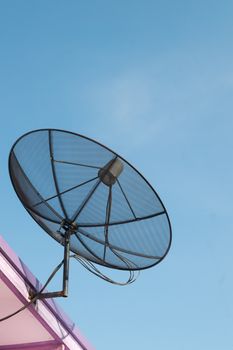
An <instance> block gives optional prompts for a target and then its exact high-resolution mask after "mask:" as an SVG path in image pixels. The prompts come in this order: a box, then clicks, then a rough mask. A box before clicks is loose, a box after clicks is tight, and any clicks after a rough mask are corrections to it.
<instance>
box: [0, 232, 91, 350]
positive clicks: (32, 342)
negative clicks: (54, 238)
mask: <svg viewBox="0 0 233 350" xmlns="http://www.w3.org/2000/svg"><path fill="white" fill-rule="evenodd" d="M0 281H1V282H0V319H1V318H3V317H4V316H6V315H8V314H10V313H12V312H14V311H16V310H18V309H19V308H21V307H22V306H24V305H25V304H27V303H28V301H29V300H28V288H29V287H32V286H34V287H36V286H37V289H38V287H39V286H40V283H39V281H38V280H37V279H36V278H35V277H34V276H33V274H32V273H31V272H30V271H29V269H28V268H27V266H26V265H24V263H23V262H22V261H21V260H20V258H19V257H18V256H17V255H16V254H15V253H14V252H13V251H12V249H11V248H10V247H9V246H8V245H7V243H6V242H5V241H4V240H3V238H2V237H1V236H0ZM39 288H40V287H39ZM3 349H4V350H10V349H11V350H17V349H22V350H23V349H25V350H26V349H28V350H52V349H53V350H55V349H57V350H76V349H77V350H94V348H93V347H92V346H91V345H90V344H88V342H87V341H86V340H85V339H84V338H83V336H82V335H81V334H80V331H79V330H78V329H77V328H76V327H75V325H74V323H73V322H72V321H71V320H70V319H69V318H68V317H67V316H66V315H65V314H64V312H63V311H61V309H60V308H59V307H58V306H57V305H56V303H55V302H54V300H53V299H47V300H46V299H44V300H38V301H37V302H36V305H34V304H32V305H30V306H29V307H28V308H26V309H25V310H24V311H22V312H20V313H19V314H17V315H15V316H13V317H11V318H10V319H8V320H5V321H3V322H0V350H3Z"/></svg>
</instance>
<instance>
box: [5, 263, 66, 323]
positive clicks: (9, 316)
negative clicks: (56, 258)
mask: <svg viewBox="0 0 233 350" xmlns="http://www.w3.org/2000/svg"><path fill="white" fill-rule="evenodd" d="M63 263H64V260H62V261H61V262H60V264H59V265H57V266H56V268H55V269H54V270H53V272H52V273H51V275H50V276H49V278H48V279H47V281H46V283H45V284H44V286H43V287H42V288H41V290H40V291H39V292H38V293H36V294H35V295H34V296H33V298H32V299H31V300H30V301H29V302H28V303H27V304H26V305H24V306H23V307H21V308H20V309H18V310H16V311H15V312H13V313H12V314H9V315H7V316H5V317H3V318H1V319H0V322H3V321H6V320H8V319H9V318H11V317H13V316H15V315H17V314H19V313H20V312H22V311H24V310H25V309H27V308H28V307H29V306H30V305H31V304H33V303H35V301H36V300H37V299H38V297H39V295H40V294H41V293H42V292H43V291H44V290H45V288H46V287H47V285H48V284H49V282H50V281H51V280H52V278H53V277H54V276H55V274H56V273H57V272H58V271H59V270H60V268H61V267H62V265H63Z"/></svg>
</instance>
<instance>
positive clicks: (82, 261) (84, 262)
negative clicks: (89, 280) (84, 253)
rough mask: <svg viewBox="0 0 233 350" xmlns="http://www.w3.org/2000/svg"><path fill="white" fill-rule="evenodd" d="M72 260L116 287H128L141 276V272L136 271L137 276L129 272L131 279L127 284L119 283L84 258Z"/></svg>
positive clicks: (76, 257)
mask: <svg viewBox="0 0 233 350" xmlns="http://www.w3.org/2000/svg"><path fill="white" fill-rule="evenodd" d="M70 257H71V258H75V259H76V260H77V261H78V262H79V263H80V264H81V265H82V266H83V267H85V269H87V270H88V271H89V272H91V273H93V274H94V275H96V276H97V277H99V278H101V279H103V280H104V281H106V282H109V283H112V284H114V285H118V286H126V285H128V284H131V283H133V282H135V281H136V279H137V278H138V276H139V271H136V272H137V274H136V273H135V271H133V270H129V271H128V272H129V278H128V280H127V281H126V282H118V281H115V280H113V279H111V278H110V277H108V276H106V275H105V274H103V273H102V272H101V271H100V270H99V269H98V268H97V267H96V266H95V265H94V264H93V263H91V262H90V261H88V260H86V259H85V258H82V257H81V256H79V255H71V256H70Z"/></svg>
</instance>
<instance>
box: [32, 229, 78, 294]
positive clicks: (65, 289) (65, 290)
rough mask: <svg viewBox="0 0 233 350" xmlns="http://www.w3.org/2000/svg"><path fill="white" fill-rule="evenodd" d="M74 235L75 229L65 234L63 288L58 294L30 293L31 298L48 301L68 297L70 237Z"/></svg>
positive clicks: (68, 230)
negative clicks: (48, 299)
mask: <svg viewBox="0 0 233 350" xmlns="http://www.w3.org/2000/svg"><path fill="white" fill-rule="evenodd" d="M73 233H74V228H72V227H71V228H68V229H67V230H66V231H65V234H64V259H63V288H62V290H61V291H58V292H45V293H43V292H41V293H40V292H39V293H37V292H34V291H32V290H30V291H29V298H30V299H31V300H32V299H33V298H35V299H36V300H37V299H47V298H57V297H67V296H68V283H69V262H70V236H71V234H73Z"/></svg>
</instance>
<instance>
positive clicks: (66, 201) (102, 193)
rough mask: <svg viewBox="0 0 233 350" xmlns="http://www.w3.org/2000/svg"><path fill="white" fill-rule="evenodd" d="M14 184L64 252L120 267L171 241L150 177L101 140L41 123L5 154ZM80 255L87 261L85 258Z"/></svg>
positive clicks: (137, 264)
mask: <svg viewBox="0 0 233 350" xmlns="http://www.w3.org/2000/svg"><path fill="white" fill-rule="evenodd" d="M9 172H10V177H11V181H12V183H13V186H14V189H15V191H16V193H17V195H18V197H19V199H20V200H21V202H22V204H23V205H24V207H25V208H26V210H27V211H28V212H29V214H30V215H31V216H32V217H33V219H34V220H35V221H36V222H37V223H38V224H39V225H40V226H41V227H42V228H43V229H44V230H45V231H46V232H47V233H48V234H49V235H50V236H52V237H53V238H54V239H55V240H57V241H58V242H59V243H61V244H62V245H63V246H64V261H63V262H64V272H63V290H62V291H61V292H54V293H43V294H41V295H40V297H41V298H42V297H54V296H67V291H68V289H67V288H68V272H69V257H70V251H72V252H73V253H74V254H75V256H76V257H77V258H79V259H80V261H86V262H91V263H96V264H99V265H103V266H105V267H110V268H114V269H119V270H127V271H136V270H142V269H146V268H149V267H151V266H154V265H156V264H158V263H159V262H160V261H161V260H162V259H163V258H164V257H165V256H166V254H167V253H168V250H169V248H170V245H171V225H170V221H169V217H168V214H167V211H166V209H165V207H164V205H163V203H162V201H161V199H160V198H159V196H158V195H157V193H156V192H155V190H154V189H153V188H152V186H151V185H150V184H149V183H148V181H147V180H146V179H145V178H144V177H143V176H142V175H141V174H140V173H139V172H138V171H137V170H136V169H135V168H134V167H133V166H132V165H130V164H129V163H128V162H127V161H126V160H125V159H123V158H122V157H120V156H119V155H118V154H117V153H115V152H113V151H112V150H110V149H109V148H107V147H105V146H103V145H101V144H100V143H98V142H96V141H94V140H92V139H90V138H88V137H85V136H82V135H79V134H75V133H72V132H68V131H62V130H56V129H41V130H35V131H31V132H29V133H27V134H25V135H23V136H22V137H20V138H19V139H18V140H17V141H16V142H15V144H14V145H13V147H12V149H11V151H10V156H9ZM83 259H84V260H83Z"/></svg>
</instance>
